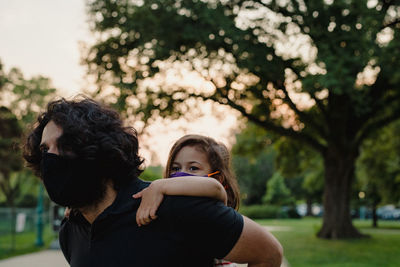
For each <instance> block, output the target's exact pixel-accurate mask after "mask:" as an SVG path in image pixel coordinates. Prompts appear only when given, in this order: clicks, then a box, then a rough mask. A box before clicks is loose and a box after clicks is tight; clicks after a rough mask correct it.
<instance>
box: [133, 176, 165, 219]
mask: <svg viewBox="0 0 400 267" xmlns="http://www.w3.org/2000/svg"><path fill="white" fill-rule="evenodd" d="M158 181H160V182H158ZM161 181H162V180H156V181H154V182H152V183H151V184H150V185H149V187H147V188H145V189H143V190H142V191H140V192H138V193H136V194H134V195H133V196H132V197H133V198H142V202H141V203H140V206H139V208H138V210H137V212H136V223H137V224H138V226H142V225H147V224H149V223H150V222H151V221H152V220H155V219H157V215H156V212H157V209H158V207H159V206H160V204H161V202H162V200H163V198H164V194H163V192H162V182H161Z"/></svg>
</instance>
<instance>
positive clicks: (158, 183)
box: [152, 179, 165, 194]
mask: <svg viewBox="0 0 400 267" xmlns="http://www.w3.org/2000/svg"><path fill="white" fill-rule="evenodd" d="M164 180H165V179H158V180H155V181H153V182H152V184H154V186H153V187H154V189H156V190H157V191H158V192H161V193H162V194H165V181H164Z"/></svg>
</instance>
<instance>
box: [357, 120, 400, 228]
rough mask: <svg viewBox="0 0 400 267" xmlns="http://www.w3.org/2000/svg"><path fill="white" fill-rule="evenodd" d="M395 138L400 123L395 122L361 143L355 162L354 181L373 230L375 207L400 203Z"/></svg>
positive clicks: (399, 159) (399, 166)
mask: <svg viewBox="0 0 400 267" xmlns="http://www.w3.org/2000/svg"><path fill="white" fill-rule="evenodd" d="M399 136H400V121H396V122H395V123H393V124H391V125H389V126H387V127H385V128H384V129H382V131H381V132H379V134H375V135H373V136H371V138H368V139H367V140H366V141H365V142H364V144H363V146H362V150H361V151H362V152H361V155H360V158H359V160H358V162H357V178H358V180H359V183H360V186H361V188H362V190H363V191H364V192H365V200H366V201H367V204H369V205H370V206H371V207H372V218H373V221H372V225H373V226H374V227H377V226H378V217H377V214H376V209H377V206H378V204H380V203H399V201H400V140H399ZM377 155H382V156H381V157H379V156H377Z"/></svg>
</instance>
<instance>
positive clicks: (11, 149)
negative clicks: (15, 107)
mask: <svg viewBox="0 0 400 267" xmlns="http://www.w3.org/2000/svg"><path fill="white" fill-rule="evenodd" d="M21 134H22V129H21V126H20V125H19V124H18V120H17V118H16V117H15V115H14V114H12V113H11V111H10V110H8V109H7V108H5V107H0V162H1V164H0V190H1V192H3V194H4V195H5V197H6V202H7V205H8V206H9V207H10V208H11V218H12V220H11V236H12V241H11V247H12V248H14V247H15V224H14V220H13V219H14V218H15V199H16V197H17V193H18V191H19V187H20V184H19V183H18V181H17V180H16V179H15V172H17V171H20V170H21V169H22V166H23V165H22V157H21V153H20V151H19V148H18V141H19V138H20V137H21Z"/></svg>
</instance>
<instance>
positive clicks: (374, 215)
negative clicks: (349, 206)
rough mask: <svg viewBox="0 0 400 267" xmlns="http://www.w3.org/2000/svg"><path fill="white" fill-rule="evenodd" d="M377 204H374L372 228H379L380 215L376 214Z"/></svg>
mask: <svg viewBox="0 0 400 267" xmlns="http://www.w3.org/2000/svg"><path fill="white" fill-rule="evenodd" d="M376 205H377V204H376V203H375V202H373V203H372V227H374V228H377V227H378V215H377V214H376Z"/></svg>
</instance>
